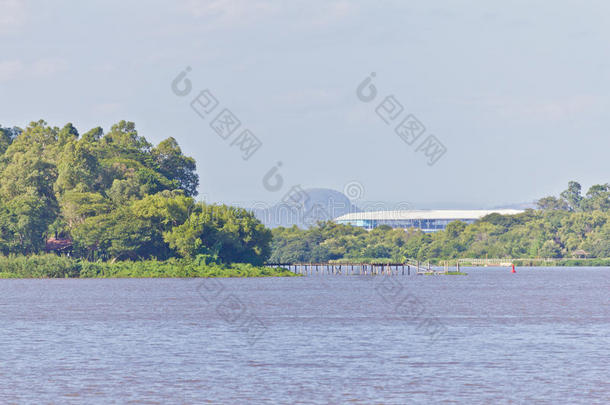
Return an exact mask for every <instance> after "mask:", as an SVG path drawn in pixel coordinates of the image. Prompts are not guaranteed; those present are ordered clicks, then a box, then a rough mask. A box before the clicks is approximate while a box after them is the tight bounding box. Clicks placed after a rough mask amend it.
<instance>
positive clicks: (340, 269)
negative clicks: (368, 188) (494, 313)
mask: <svg viewBox="0 0 610 405" xmlns="http://www.w3.org/2000/svg"><path fill="white" fill-rule="evenodd" d="M265 266H267V267H274V268H277V267H282V268H285V269H288V270H290V271H292V272H293V273H295V274H301V275H307V276H316V275H317V276H322V275H346V276H347V275H360V276H367V275H371V276H374V275H389V276H390V275H391V276H410V275H423V274H433V275H437V274H447V273H448V272H449V266H448V265H447V264H446V265H445V266H444V267H442V268H440V269H439V268H438V267H432V266H431V265H430V263H421V262H418V261H415V260H408V261H405V262H404V263H332V262H324V263H267V264H265Z"/></svg>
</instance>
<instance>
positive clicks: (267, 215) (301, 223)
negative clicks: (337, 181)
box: [252, 188, 361, 228]
mask: <svg viewBox="0 0 610 405" xmlns="http://www.w3.org/2000/svg"><path fill="white" fill-rule="evenodd" d="M290 195H293V194H290ZM294 195H295V198H296V199H298V198H300V197H301V198H302V201H304V204H302V205H299V204H298V203H295V204H293V205H291V204H290V199H288V198H284V200H286V202H280V203H278V204H276V205H273V206H272V207H269V208H255V209H253V210H252V211H253V213H254V215H255V216H256V218H258V219H259V220H260V221H261V222H262V223H263V224H265V226H267V227H269V228H276V227H279V226H283V227H291V226H293V225H296V226H298V227H299V228H309V227H310V226H312V225H315V224H316V222H317V221H327V220H331V219H333V218H336V217H339V216H341V215H345V214H347V213H350V212H359V211H361V210H360V208H358V207H357V206H356V205H354V204H352V202H351V201H350V200H349V198H347V197H346V196H345V194H343V193H341V192H339V191H336V190H331V189H328V188H309V189H303V190H302V193H300V192H295V194H294ZM299 206H300V207H303V208H302V209H297V207H299Z"/></svg>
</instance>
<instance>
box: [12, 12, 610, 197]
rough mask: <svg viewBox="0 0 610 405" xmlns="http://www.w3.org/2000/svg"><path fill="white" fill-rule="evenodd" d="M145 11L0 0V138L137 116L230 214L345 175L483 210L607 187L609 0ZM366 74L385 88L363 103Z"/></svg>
mask: <svg viewBox="0 0 610 405" xmlns="http://www.w3.org/2000/svg"><path fill="white" fill-rule="evenodd" d="M141 4H142V3H138V2H134V1H127V2H125V1H105V2H100V1H95V2H82V3H78V2H68V1H57V2H53V3H50V2H42V1H18V0H0V46H1V49H2V53H1V54H0V96H1V97H0V125H3V126H20V127H25V126H26V125H27V124H28V122H30V121H34V120H38V119H44V120H46V121H47V122H48V123H49V124H51V125H57V126H63V125H64V124H65V123H67V122H72V123H73V124H74V125H75V126H76V127H77V128H78V129H79V131H80V132H81V133H84V132H85V131H87V130H89V129H91V128H93V127H96V126H102V127H103V128H104V129H105V130H108V129H109V128H110V126H111V125H112V124H114V123H116V122H118V121H120V120H122V119H125V120H129V121H134V122H135V123H136V126H137V128H138V130H139V132H140V133H141V134H142V135H144V136H146V137H147V138H148V139H150V140H151V141H153V142H159V141H161V140H162V139H164V138H166V137H168V136H173V137H175V138H176V139H177V140H178V142H179V143H180V145H181V147H182V148H183V150H184V151H185V153H186V154H188V155H190V156H193V157H194V158H195V159H196V160H197V165H198V173H199V175H200V188H199V190H200V193H201V196H202V197H204V198H205V199H206V200H210V201H222V202H226V203H239V202H241V203H246V202H248V201H266V202H270V203H274V202H277V201H279V200H280V199H281V198H282V197H283V195H284V194H285V193H286V192H288V190H289V189H290V187H291V186H293V185H297V184H298V185H301V186H302V187H304V188H309V187H315V188H332V189H335V190H339V191H343V190H344V188H345V186H346V185H347V184H350V183H353V182H357V183H358V184H361V185H362V187H363V190H364V193H363V195H361V196H360V197H361V198H362V199H364V200H369V201H370V200H376V201H394V202H399V201H408V202H415V203H417V202H439V203H443V202H445V203H447V202H451V204H454V205H456V206H463V207H476V206H479V207H493V206H499V205H505V204H510V203H517V202H527V201H533V200H535V199H537V198H540V197H543V196H546V195H551V194H558V193H559V192H560V191H561V190H563V189H565V187H566V185H567V182H568V181H569V180H576V181H579V182H580V183H581V184H582V185H583V188H584V189H585V191H586V189H587V188H588V187H589V186H590V185H592V184H598V183H606V182H608V180H609V179H608V173H610V159H608V150H610V138H609V136H608V128H609V120H610V117H608V114H607V111H608V107H609V106H610V102H609V101H610V96H609V95H610V91H609V90H610V80H609V66H610V55H609V53H608V47H607V40H608V38H610V28H609V27H608V24H607V18H606V17H607V15H608V13H609V12H610V4H609V3H607V2H602V1H590V2H587V3H586V7H583V6H582V5H581V4H579V3H575V2H568V1H560V2H554V3H553V4H552V5H551V4H550V3H548V2H531V1H518V2H514V3H512V5H511V7H510V9H505V8H503V7H502V6H501V5H500V4H488V3H487V2H484V1H468V2H466V1H464V2H458V1H450V2H444V3H443V4H442V5H441V4H428V2H424V1H416V2H409V4H408V5H407V4H405V3H404V2H400V1H383V2H372V1H371V2H365V1H351V2H350V1H308V2H304V1H295V2H290V3H288V2H286V3H285V2H280V1H268V0H212V1H202V2H197V1H188V0H180V1H176V2H172V3H164V2H160V1H152V2H148V3H146V7H142V5H141ZM380 21H383V22H384V23H383V24H380V23H379V22H380ZM187 66H188V67H190V68H191V71H190V72H189V74H188V78H189V80H191V82H192V86H193V92H192V93H191V94H190V95H189V96H187V97H178V96H176V95H175V94H174V93H173V92H172V90H171V82H172V81H173V80H174V78H175V77H176V76H177V75H178V74H179V73H180V72H181V71H183V70H184V69H185V68H186V67H187ZM371 72H375V74H376V76H375V79H374V85H375V87H376V88H377V89H378V91H379V95H378V97H377V99H376V100H375V102H373V103H363V102H362V101H361V100H359V99H358V98H357V97H356V88H357V87H358V85H359V84H360V83H361V82H362V81H363V80H364V79H365V78H366V77H367V76H368V75H370V74H371ZM203 89H209V90H210V91H211V92H212V93H213V94H214V96H216V97H217V98H218V100H219V101H220V105H221V106H222V107H223V108H229V109H230V110H231V111H232V112H233V113H234V114H235V115H236V116H237V117H238V118H239V119H240V121H241V123H242V128H248V129H250V130H251V131H252V132H253V133H254V134H255V135H256V136H257V137H258V138H259V139H260V140H261V141H262V147H261V148H260V149H259V150H258V151H257V152H256V154H254V155H253V156H252V157H251V158H250V159H248V160H243V159H242V157H241V155H240V153H239V151H238V150H237V149H236V148H235V147H232V146H231V141H230V140H229V141H226V140H223V139H222V138H221V137H219V136H218V135H217V134H216V133H215V132H214V131H213V130H212V129H211V128H210V126H209V123H210V120H211V117H208V118H207V119H202V118H201V117H199V116H198V115H197V114H195V113H194V111H193V110H192V109H191V107H190V106H189V103H190V101H191V100H192V99H193V97H194V96H195V95H196V94H197V93H198V92H199V91H200V90H203ZM388 95H394V96H395V97H396V99H397V100H399V101H400V103H401V104H402V105H403V106H404V109H405V112H404V114H407V113H411V114H414V115H415V116H417V118H418V119H419V120H420V121H421V122H422V123H423V124H424V125H425V127H426V131H427V132H426V134H434V135H435V136H437V138H438V139H439V140H440V141H441V142H442V143H443V144H444V145H445V147H446V148H447V152H446V154H445V155H444V156H442V158H441V159H439V160H438V162H436V163H435V164H434V165H432V166H429V165H428V164H427V163H426V159H425V157H424V156H423V155H422V154H421V153H417V152H415V148H414V147H412V146H409V145H407V144H406V143H405V142H403V141H402V140H401V139H400V138H399V137H398V136H397V135H396V134H395V133H394V131H393V126H391V125H386V124H385V123H384V122H383V121H382V120H380V118H379V117H378V116H377V115H376V113H375V107H376V106H377V104H379V101H381V100H382V99H383V97H385V96H388ZM278 162H281V163H282V165H281V167H280V168H279V171H278V173H279V174H281V176H282V178H283V180H284V184H283V187H282V188H281V189H280V190H277V191H270V190H269V189H267V188H265V187H263V184H262V178H263V177H264V175H265V174H266V173H268V172H269V170H270V169H272V168H273V167H274V166H276V164H277V163H278Z"/></svg>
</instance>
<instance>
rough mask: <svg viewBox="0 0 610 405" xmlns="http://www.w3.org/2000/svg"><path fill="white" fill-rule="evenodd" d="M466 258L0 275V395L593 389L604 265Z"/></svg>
mask: <svg viewBox="0 0 610 405" xmlns="http://www.w3.org/2000/svg"><path fill="white" fill-rule="evenodd" d="M466 271H467V272H468V273H469V275H468V276H411V277H407V276H404V277H403V276H375V277H371V276H319V277H316V276H310V277H299V278H260V279H206V280H201V279H188V280H180V279H110V280H104V279H101V280H86V279H83V280H80V279H68V280H63V279H62V280H0V317H1V319H0V321H1V325H2V331H1V332H0V344H1V345H2V350H1V351H0V381H1V382H2V383H1V384H0V403H100V404H107V403H152V404H156V403H158V404H167V403H244V404H245V403H320V404H322V403H363V404H364V403H385V404H394V403H395V404H405V403H422V404H424V403H425V404H428V403H469V404H473V403H494V404H502V403H507V404H508V403H516V404H519V403H524V404H525V403H527V404H530V403H549V404H551V403H552V404H556V403H570V404H575V403H582V404H595V403H598V404H601V403H607V400H608V398H609V397H610V386H609V383H608V380H609V379H608V376H609V375H610V366H609V363H610V361H609V360H608V359H610V309H609V305H608V304H609V298H608V296H609V294H608V293H609V291H610V269H609V268H555V269H550V268H532V269H528V268H521V269H518V272H517V274H511V273H510V271H509V270H507V269H504V268H503V269H495V268H485V269H470V268H469V269H466ZM430 324H434V325H436V326H437V327H435V328H432V329H431V328H428V327H425V326H422V325H430Z"/></svg>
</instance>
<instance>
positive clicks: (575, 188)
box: [561, 181, 582, 211]
mask: <svg viewBox="0 0 610 405" xmlns="http://www.w3.org/2000/svg"><path fill="white" fill-rule="evenodd" d="M581 191H582V186H581V185H580V183H578V182H576V181H571V182H569V183H568V188H567V190H565V191H563V192H562V193H561V198H562V199H563V200H564V201H565V202H566V203H567V204H568V209H569V210H570V211H578V210H579V209H580V208H581V203H582V195H581Z"/></svg>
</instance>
